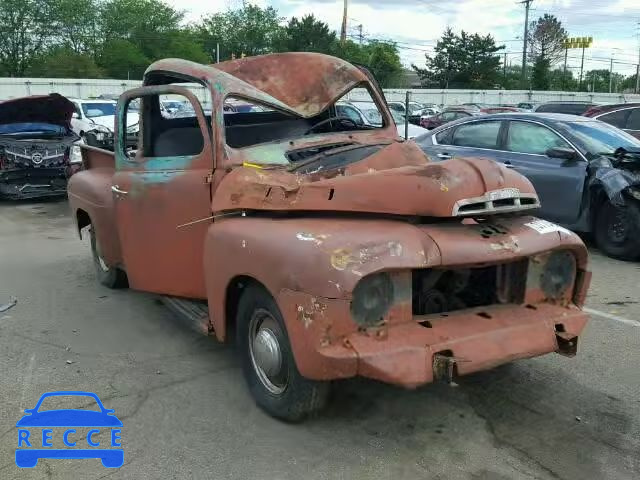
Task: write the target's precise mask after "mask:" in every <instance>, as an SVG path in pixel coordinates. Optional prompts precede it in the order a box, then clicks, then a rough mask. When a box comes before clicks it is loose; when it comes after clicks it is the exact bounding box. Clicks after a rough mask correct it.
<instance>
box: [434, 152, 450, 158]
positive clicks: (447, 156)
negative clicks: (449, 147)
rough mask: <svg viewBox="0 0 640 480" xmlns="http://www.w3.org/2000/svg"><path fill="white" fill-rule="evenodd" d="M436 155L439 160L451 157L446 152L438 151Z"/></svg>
mask: <svg viewBox="0 0 640 480" xmlns="http://www.w3.org/2000/svg"><path fill="white" fill-rule="evenodd" d="M436 157H438V158H439V159H440V160H449V159H451V155H449V154H448V153H439V154H437V155H436Z"/></svg>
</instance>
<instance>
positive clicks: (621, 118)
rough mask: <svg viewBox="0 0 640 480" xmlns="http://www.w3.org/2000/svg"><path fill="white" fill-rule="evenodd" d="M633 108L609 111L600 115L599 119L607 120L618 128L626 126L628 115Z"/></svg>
mask: <svg viewBox="0 0 640 480" xmlns="http://www.w3.org/2000/svg"><path fill="white" fill-rule="evenodd" d="M630 112H631V110H618V111H617V112H611V113H607V114H606V115H602V116H601V117H598V120H600V121H601V122H606V123H608V124H609V125H613V126H614V127H618V128H625V125H626V124H627V117H628V116H629V113H630Z"/></svg>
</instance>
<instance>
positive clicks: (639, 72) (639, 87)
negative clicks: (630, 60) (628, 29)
mask: <svg viewBox="0 0 640 480" xmlns="http://www.w3.org/2000/svg"><path fill="white" fill-rule="evenodd" d="M633 92H634V93H636V94H637V93H640V22H638V65H636V88H635V90H634V91H633Z"/></svg>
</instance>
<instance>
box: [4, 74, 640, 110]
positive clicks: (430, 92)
mask: <svg viewBox="0 0 640 480" xmlns="http://www.w3.org/2000/svg"><path fill="white" fill-rule="evenodd" d="M140 84H141V82H140V81H139V80H103V79H101V80H91V79H74V78H0V100H6V99H9V98H16V97H24V96H27V95H42V94H45V95H46V94H49V93H54V92H55V93H60V94H62V95H65V96H68V97H80V98H87V97H97V96H98V95H100V94H102V93H110V94H114V93H116V94H120V93H122V92H124V91H125V90H127V89H130V88H134V87H138V86H140ZM194 90H195V91H196V93H197V94H198V96H199V97H200V98H202V99H204V98H205V97H204V96H203V93H204V92H200V91H199V90H203V89H202V87H196V88H194ZM406 91H407V90H398V89H386V90H385V95H386V96H387V99H388V100H404V98H405V92H406ZM410 91H411V92H412V97H413V99H414V100H416V101H422V102H429V103H435V104H444V105H456V104H461V103H466V102H478V103H489V104H513V103H518V102H524V101H534V102H544V101H549V100H588V101H593V102H597V103H598V102H601V103H623V102H632V101H635V102H640V95H622V94H615V93H614V94H609V93H595V94H591V93H587V92H580V93H576V92H530V91H527V90H437V89H412V90H410ZM363 93H365V92H364V91H363V90H362V91H358V90H355V91H353V92H351V93H350V94H349V97H350V98H351V99H354V100H355V99H357V98H358V97H361V96H362V94H363Z"/></svg>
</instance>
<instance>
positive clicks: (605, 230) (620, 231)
mask: <svg viewBox="0 0 640 480" xmlns="http://www.w3.org/2000/svg"><path fill="white" fill-rule="evenodd" d="M595 226H596V228H595V235H594V236H595V240H596V244H597V245H598V248H600V250H602V251H603V252H604V253H606V254H607V255H608V256H610V257H613V258H617V259H620V260H636V259H638V258H640V205H639V204H638V202H634V201H632V200H629V199H627V200H626V204H625V205H624V206H617V205H613V204H611V203H610V202H605V203H604V204H603V205H602V206H601V207H600V209H599V210H598V212H597V217H596V224H595Z"/></svg>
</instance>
